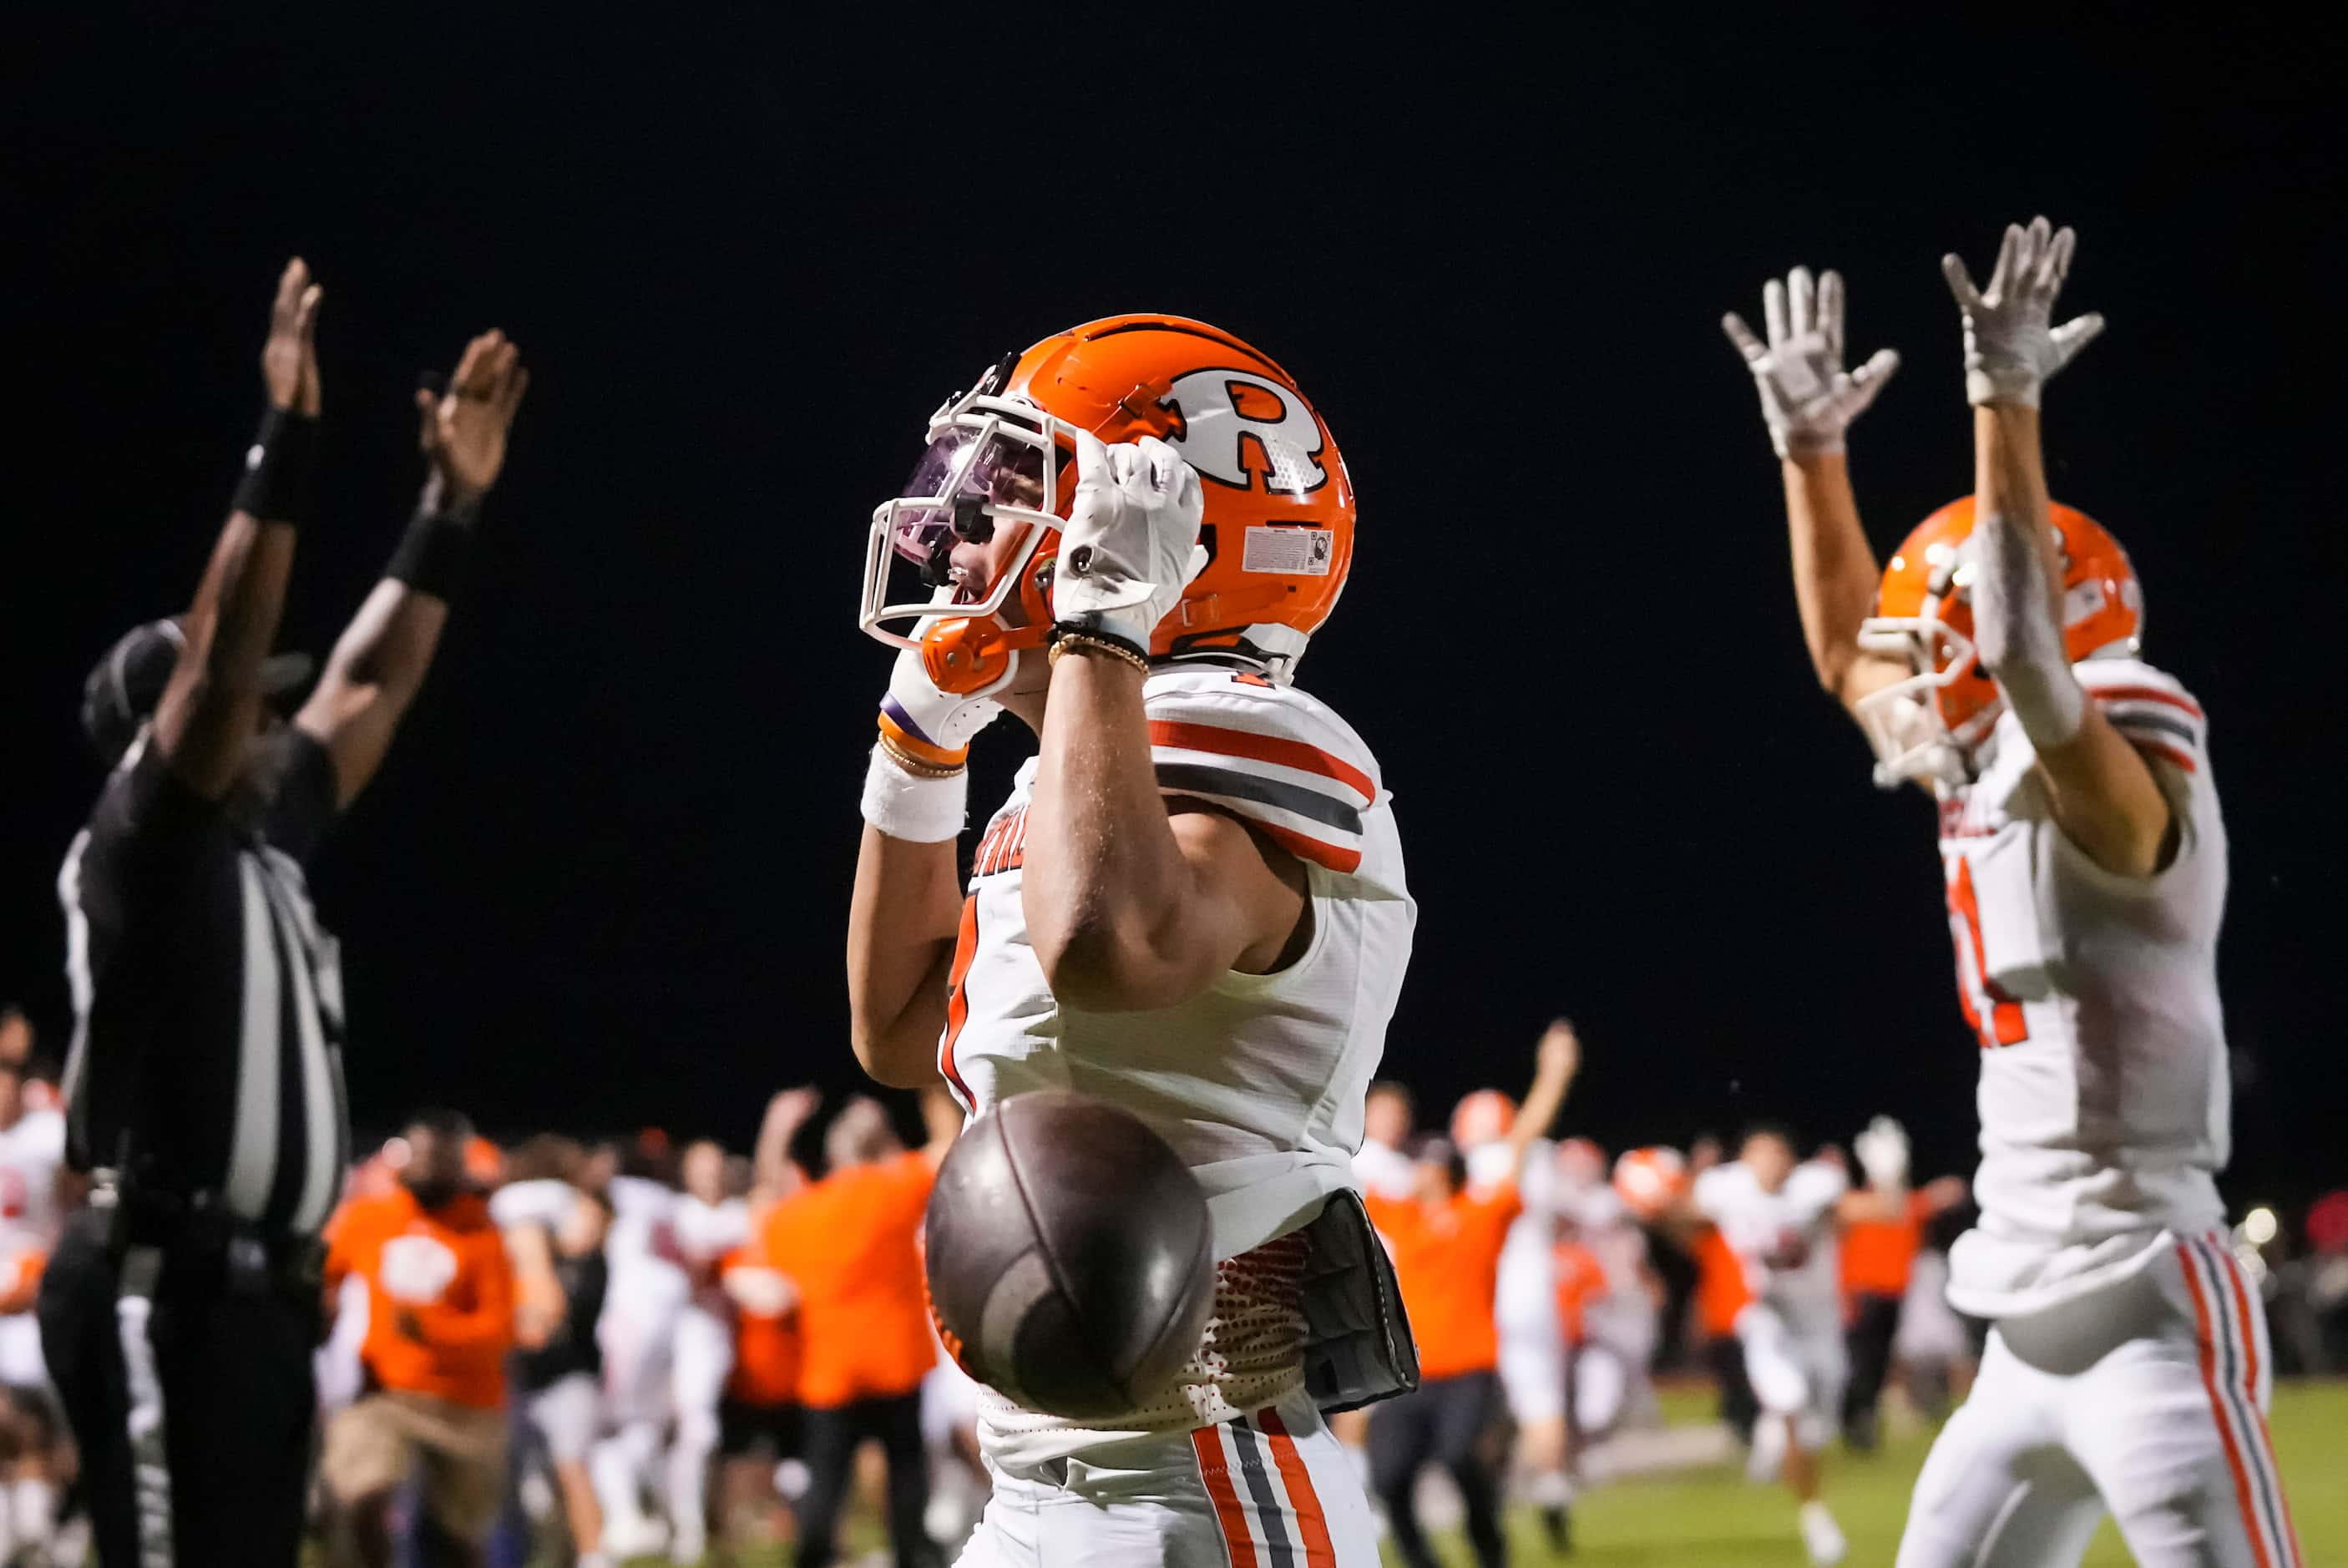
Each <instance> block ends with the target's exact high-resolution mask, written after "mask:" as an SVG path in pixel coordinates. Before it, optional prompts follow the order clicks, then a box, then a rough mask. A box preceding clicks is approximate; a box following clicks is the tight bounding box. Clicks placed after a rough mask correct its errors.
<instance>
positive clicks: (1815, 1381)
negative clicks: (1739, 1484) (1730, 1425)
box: [1691, 1127, 1850, 1563]
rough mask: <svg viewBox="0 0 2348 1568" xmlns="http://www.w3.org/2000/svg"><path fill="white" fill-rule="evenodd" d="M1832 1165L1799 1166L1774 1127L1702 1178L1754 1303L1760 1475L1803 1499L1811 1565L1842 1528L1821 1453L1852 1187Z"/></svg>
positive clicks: (1750, 1333)
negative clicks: (1839, 1224)
mask: <svg viewBox="0 0 2348 1568" xmlns="http://www.w3.org/2000/svg"><path fill="white" fill-rule="evenodd" d="M1849 1185H1850V1183H1849V1178H1848V1177H1846V1176H1845V1175H1844V1174H1843V1171H1842V1167H1841V1166H1840V1165H1839V1164H1837V1163H1834V1162H1832V1161H1826V1160H1811V1161H1807V1162H1803V1163H1798V1164H1797V1163H1796V1161H1795V1155H1794V1144H1793V1140H1791V1139H1790V1138H1789V1137H1788V1136H1787V1134H1786V1133H1785V1132H1784V1131H1782V1130H1779V1129H1777V1128H1774V1127H1756V1128H1755V1129H1754V1130H1752V1131H1750V1132H1748V1133H1746V1136H1745V1142H1744V1145H1743V1147H1741V1148H1740V1149H1739V1150H1737V1157H1736V1158H1735V1160H1733V1161H1728V1162H1726V1163H1725V1164H1721V1165H1715V1166H1714V1167H1712V1168H1711V1169H1710V1170H1708V1171H1704V1173H1703V1174H1702V1175H1700V1176H1698V1177H1697V1178H1696V1179H1695V1186H1694V1192H1693V1194H1692V1198H1691V1202H1692V1203H1693V1205H1694V1209H1695V1212H1697V1213H1698V1214H1700V1215H1702V1216H1703V1217H1704V1218H1705V1219H1707V1220H1710V1221H1711V1222H1713V1223H1714V1224H1715V1225H1717V1226H1719V1227H1720V1239H1721V1240H1722V1241H1723V1242H1724V1243H1726V1244H1727V1247H1728V1250H1729V1251H1730V1252H1731V1253H1734V1254H1735V1257H1736V1261H1737V1263H1738V1264H1739V1265H1740V1266H1741V1267H1742V1268H1743V1270H1744V1273H1745V1281H1746V1288H1747V1290H1749V1291H1750V1293H1751V1299H1750V1300H1748V1301H1746V1304H1745V1305H1744V1307H1743V1308H1742V1309H1741V1310H1740V1311H1739V1312H1738V1313H1737V1315H1736V1321H1735V1334H1736V1340H1737V1343H1738V1345H1739V1346H1742V1348H1743V1350H1744V1354H1745V1376H1746V1378H1747V1380H1749V1381H1750V1382H1751V1383H1752V1385H1753V1393H1754V1396H1755V1398H1757V1399H1758V1400H1759V1401H1760V1405H1761V1415H1760V1418H1759V1419H1758V1420H1756V1422H1755V1423H1754V1428H1753V1455H1754V1474H1755V1476H1756V1479H1760V1478H1766V1477H1767V1476H1770V1475H1779V1476H1782V1477H1783V1478H1784V1480H1785V1482H1786V1486H1787V1490H1788V1491H1792V1492H1793V1494H1794V1497H1795V1499H1796V1501H1797V1502H1799V1503H1800V1505H1801V1512H1800V1521H1801V1528H1802V1544H1803V1546H1804V1547H1805V1548H1806V1549H1807V1551H1808V1553H1809V1556H1810V1561H1811V1562H1813V1563H1839V1562H1841V1561H1842V1559H1843V1553H1844V1552H1845V1551H1846V1550H1847V1547H1846V1545H1845V1542H1844V1541H1843V1535H1842V1531H1841V1529H1840V1527H1838V1525H1837V1524H1836V1522H1835V1518H1834V1515H1833V1513H1832V1512H1831V1511H1828V1508H1827V1505H1826V1503H1825V1502H1824V1501H1822V1500H1821V1499H1820V1498H1819V1496H1818V1450H1819V1449H1822V1448H1824V1447H1825V1446H1826V1441H1827V1439H1828V1438H1829V1437H1831V1436H1833V1435H1834V1429H1835V1413H1836V1411H1837V1410H1838V1408H1840V1405H1841V1401H1842V1385H1843V1377H1844V1376H1845V1371H1846V1368H1845V1365H1844V1360H1843V1346H1842V1300H1841V1295H1840V1278H1839V1274H1838V1269H1837V1267H1836V1262H1835V1205H1836V1203H1838V1202H1839V1201H1840V1200H1841V1198H1842V1196H1843V1193H1844V1192H1845V1191H1846V1190H1848V1188H1849Z"/></svg>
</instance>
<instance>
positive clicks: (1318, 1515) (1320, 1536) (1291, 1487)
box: [1256, 1405, 1337, 1568]
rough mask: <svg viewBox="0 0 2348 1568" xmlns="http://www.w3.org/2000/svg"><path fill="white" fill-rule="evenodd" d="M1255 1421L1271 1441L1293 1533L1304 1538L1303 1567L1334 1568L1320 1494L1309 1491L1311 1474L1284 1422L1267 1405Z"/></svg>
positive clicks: (1326, 1520) (1332, 1551) (1333, 1557)
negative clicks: (1285, 1489) (1293, 1519)
mask: <svg viewBox="0 0 2348 1568" xmlns="http://www.w3.org/2000/svg"><path fill="white" fill-rule="evenodd" d="M1256 1420H1257V1422H1258V1423H1259V1424H1260V1425H1261V1426H1262V1428H1263V1429H1264V1432H1265V1434H1266V1435H1267V1436H1269V1437H1270V1438H1271V1439H1272V1461H1273V1462H1274V1463H1275V1464H1277V1465H1278V1466H1279V1467H1280V1484H1281V1485H1282V1486H1284V1487H1286V1488H1287V1489H1288V1506H1289V1509H1290V1511H1292V1512H1293V1513H1294V1514H1295V1515H1296V1531H1297V1533H1298V1534H1300V1535H1302V1536H1303V1538H1304V1568H1337V1549H1336V1548H1335V1547H1334V1546H1332V1545H1330V1544H1329V1520H1328V1517H1327V1516H1326V1515H1325V1514H1323V1512H1322V1511H1321V1494H1320V1493H1318V1492H1316V1491H1313V1475H1312V1472H1311V1471H1309V1470H1306V1469H1305V1468H1304V1456H1303V1454H1301V1453H1299V1452H1298V1451H1297V1449H1296V1439H1294V1438H1292V1437H1290V1436H1289V1435H1288V1426H1287V1423H1285V1422H1283V1421H1282V1419H1281V1418H1280V1412H1279V1411H1278V1410H1275V1409H1273V1408H1272V1407H1271V1406H1269V1405H1267V1406H1265V1407H1264V1408H1262V1409H1261V1410H1259V1411H1257V1412H1256Z"/></svg>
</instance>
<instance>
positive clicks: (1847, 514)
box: [1779, 452, 1879, 706]
mask: <svg viewBox="0 0 2348 1568" xmlns="http://www.w3.org/2000/svg"><path fill="white" fill-rule="evenodd" d="M1779 468H1780V469H1781V470H1782V474H1783V478H1784V480H1785V487H1786V521H1787V532H1788V536H1789V542H1790V543H1791V545H1792V551H1793V565H1794V598H1795V602H1796V603H1797V605H1798V606H1799V607H1800V611H1801V617H1802V641H1803V643H1804V644H1805V645H1807V647H1808V649H1809V655H1810V667H1811V668H1812V669H1813V670H1814V671H1815V672H1816V673H1817V675H1818V685H1819V686H1822V687H1824V688H1825V689H1826V690H1827V691H1828V693H1829V694H1831V695H1832V696H1834V697H1835V698H1837V699H1838V701H1840V702H1842V703H1843V704H1844V705H1845V706H1849V703H1850V702H1851V701H1852V700H1853V699H1854V698H1855V697H1856V696H1858V695H1859V693H1858V692H1856V691H1854V690H1853V689H1852V683H1851V678H1850V677H1851V673H1852V670H1853V668H1854V666H1855V665H1856V664H1857V663H1858V660H1859V623H1860V622H1861V621H1862V620H1864V619H1865V618H1866V616H1867V613H1868V607H1869V605H1870V604H1871V603H1873V602H1874V599H1875V590H1876V583H1877V579H1878V575H1879V573H1878V568H1877V565H1876V561H1875V552H1873V551H1872V550H1870V549H1869V547H1868V543H1867V534H1866V531H1864V530H1863V529H1862V528H1861V527H1860V526H1859V501H1858V498H1857V497H1856V496H1855V495H1854V494H1853V492H1852V490H1851V487H1850V468H1849V462H1848V461H1847V459H1845V458H1844V456H1843V454H1841V453H1840V452H1826V453H1818V454H1814V455H1808V456H1801V457H1792V458H1787V459H1785V460H1784V461H1783V462H1782V463H1781V464H1780V465H1779Z"/></svg>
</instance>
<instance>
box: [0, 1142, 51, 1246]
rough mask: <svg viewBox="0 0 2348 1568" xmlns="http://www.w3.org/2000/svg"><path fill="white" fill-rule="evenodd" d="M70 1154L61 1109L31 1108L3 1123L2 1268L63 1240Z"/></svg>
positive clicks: (0, 1161)
mask: <svg viewBox="0 0 2348 1568" xmlns="http://www.w3.org/2000/svg"><path fill="white" fill-rule="evenodd" d="M65 1158H66V1119H65V1115H64V1113H63V1112H61V1111H56V1110H28V1111H26V1113H25V1114H24V1115H22V1116H20V1117H18V1118H17V1119H16V1121H15V1125H14V1126H11V1127H5V1128H0V1267H5V1266H6V1265H8V1264H14V1263H15V1260H17V1259H18V1258H21V1257H24V1256H26V1254H28V1253H42V1254H44V1255H46V1253H48V1252H49V1250H50V1249H51V1248H53V1247H55V1246H56V1245H57V1227H58V1224H59V1222H60V1215H59V1214H58V1212H57V1171H58V1169H59V1168H60V1167H61V1166H63V1165H64V1163H65Z"/></svg>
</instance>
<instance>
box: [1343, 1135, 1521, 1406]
mask: <svg viewBox="0 0 2348 1568" xmlns="http://www.w3.org/2000/svg"><path fill="white" fill-rule="evenodd" d="M1366 1202H1367V1203H1368V1205H1369V1211H1370V1222H1371V1223H1372V1224H1374V1225H1375V1226H1376V1227H1377V1228H1378V1233H1379V1234H1381V1235H1383V1236H1384V1237H1385V1239H1386V1245H1387V1248H1388V1249H1389V1250H1390V1251H1391V1252H1392V1253H1394V1264H1395V1278H1396V1279H1397V1280H1399V1281H1400V1282H1401V1284H1402V1305H1403V1311H1404V1312H1405V1313H1406V1314H1407V1315H1409V1317H1410V1328H1411V1335H1412V1336H1413V1337H1414V1338H1416V1340H1417V1341H1418V1375H1419V1376H1420V1377H1426V1378H1436V1377H1463V1376H1465V1375H1466V1374H1468V1373H1470V1372H1489V1371H1491V1370H1492V1369H1493V1368H1494V1367H1498V1365H1499V1362H1500V1345H1499V1331H1498V1329H1497V1328H1495V1327H1494V1326H1493V1322H1492V1297H1493V1295H1494V1294H1495V1293H1496V1292H1497V1291H1498V1287H1499V1283H1500V1247H1501V1245H1502V1243H1505V1242H1506V1241H1507V1240H1508V1239H1509V1224H1510V1223H1511V1222H1513V1221H1514V1220H1515V1219H1516V1217H1517V1216H1518V1215H1519V1214H1520V1213H1522V1212H1524V1207H1525V1205H1524V1200H1523V1199H1522V1198H1520V1197H1519V1196H1518V1195H1517V1186H1516V1183H1515V1182H1513V1181H1510V1182H1505V1183H1503V1184H1502V1185H1500V1186H1498V1187H1494V1188H1492V1189H1490V1190H1489V1191H1483V1192H1477V1193H1468V1192H1460V1193H1457V1194H1455V1195H1454V1196H1453V1197H1452V1199H1451V1201H1450V1202H1448V1203H1447V1204H1445V1205H1444V1206H1443V1208H1442V1209H1440V1210H1439V1211H1437V1212H1435V1213H1434V1214H1433V1215H1429V1214H1428V1212H1427V1211H1426V1208H1425V1206H1423V1205H1422V1204H1420V1203H1419V1202H1418V1201H1417V1200H1416V1199H1414V1198H1402V1199H1391V1198H1369V1199H1367V1200H1366Z"/></svg>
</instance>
